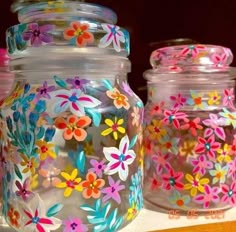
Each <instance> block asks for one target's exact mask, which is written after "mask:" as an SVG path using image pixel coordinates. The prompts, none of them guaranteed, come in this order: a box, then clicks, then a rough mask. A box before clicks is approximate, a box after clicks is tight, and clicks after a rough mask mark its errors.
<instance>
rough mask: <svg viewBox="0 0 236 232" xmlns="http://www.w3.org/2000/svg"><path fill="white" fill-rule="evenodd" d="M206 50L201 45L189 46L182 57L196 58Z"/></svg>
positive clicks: (182, 52) (182, 53)
mask: <svg viewBox="0 0 236 232" xmlns="http://www.w3.org/2000/svg"><path fill="white" fill-rule="evenodd" d="M204 49H205V46H204V45H201V44H198V45H189V46H187V47H186V48H184V49H183V50H182V51H181V52H180V55H182V56H186V55H191V56H192V57H193V58H194V57H196V56H197V55H198V54H199V52H200V51H201V50H204Z"/></svg>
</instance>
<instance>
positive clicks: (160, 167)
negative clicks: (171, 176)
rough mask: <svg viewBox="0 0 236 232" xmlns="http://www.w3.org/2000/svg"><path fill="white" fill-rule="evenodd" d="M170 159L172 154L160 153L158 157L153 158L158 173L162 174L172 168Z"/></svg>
mask: <svg viewBox="0 0 236 232" xmlns="http://www.w3.org/2000/svg"><path fill="white" fill-rule="evenodd" d="M169 159H170V154H169V153H166V154H162V153H161V152H158V154H157V155H153V156H152V161H153V162H154V164H155V166H156V173H157V174H159V175H160V174H162V172H163V171H164V170H169V169H170V168H171V166H170V164H169V162H168V160H169Z"/></svg>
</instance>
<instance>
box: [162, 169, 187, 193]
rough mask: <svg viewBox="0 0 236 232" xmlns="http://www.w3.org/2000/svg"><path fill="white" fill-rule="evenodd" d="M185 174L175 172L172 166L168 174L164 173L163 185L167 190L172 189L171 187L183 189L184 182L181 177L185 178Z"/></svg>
mask: <svg viewBox="0 0 236 232" xmlns="http://www.w3.org/2000/svg"><path fill="white" fill-rule="evenodd" d="M183 176H184V174H183V172H174V170H173V169H172V168H171V169H170V170H169V173H168V174H163V175H162V180H163V181H164V183H163V187H164V189H166V190H170V189H171V187H173V188H175V189H177V190H182V189H183V188H184V184H183V183H181V182H180V181H181V179H182V178H183Z"/></svg>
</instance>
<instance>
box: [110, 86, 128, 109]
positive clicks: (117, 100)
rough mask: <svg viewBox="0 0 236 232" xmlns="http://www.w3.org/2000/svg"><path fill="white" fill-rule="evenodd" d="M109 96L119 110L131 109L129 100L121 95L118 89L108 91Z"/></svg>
mask: <svg viewBox="0 0 236 232" xmlns="http://www.w3.org/2000/svg"><path fill="white" fill-rule="evenodd" d="M106 94H107V96H108V97H109V98H111V99H113V100H114V105H115V106H116V108H117V109H120V108H122V107H124V108H125V109H126V110H128V109H129V107H130V104H129V102H128V98H127V97H126V96H125V95H124V94H121V93H120V91H119V90H118V89H117V88H113V89H112V90H107V92H106Z"/></svg>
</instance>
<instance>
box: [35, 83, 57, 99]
mask: <svg viewBox="0 0 236 232" xmlns="http://www.w3.org/2000/svg"><path fill="white" fill-rule="evenodd" d="M55 89H56V87H55V86H48V83H47V81H44V82H43V86H41V87H39V88H37V89H36V91H37V92H38V94H37V96H36V97H37V98H41V97H44V98H47V99H50V98H51V97H50V95H49V94H48V93H50V92H52V91H54V90H55Z"/></svg>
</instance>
